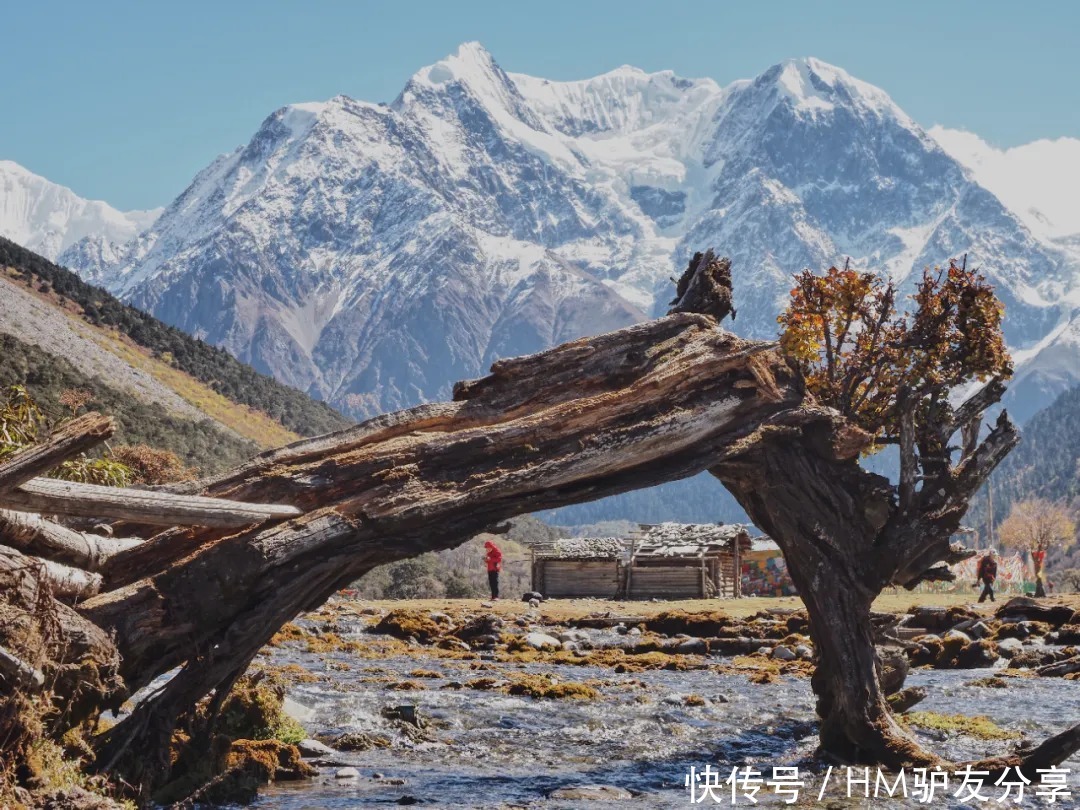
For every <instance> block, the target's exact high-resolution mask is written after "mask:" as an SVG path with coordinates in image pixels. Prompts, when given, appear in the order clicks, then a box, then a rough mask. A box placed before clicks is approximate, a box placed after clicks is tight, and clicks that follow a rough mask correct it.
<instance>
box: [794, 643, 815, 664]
mask: <svg viewBox="0 0 1080 810" xmlns="http://www.w3.org/2000/svg"><path fill="white" fill-rule="evenodd" d="M795 655H797V656H798V657H799V658H802V659H803V660H804V661H809V660H810V659H811V658H813V657H814V651H813V650H812V649H810V647H808V646H806V645H805V644H800V645H799V646H798V647H796V648H795Z"/></svg>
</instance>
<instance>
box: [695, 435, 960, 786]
mask: <svg viewBox="0 0 1080 810" xmlns="http://www.w3.org/2000/svg"><path fill="white" fill-rule="evenodd" d="M815 444H816V445H817V448H818V449H814V446H815ZM821 447H822V444H821V443H820V442H816V443H815V442H814V441H813V437H812V436H808V435H807V434H806V433H804V432H803V431H802V430H801V429H796V430H791V431H787V432H786V433H785V434H783V435H776V436H773V437H770V439H769V440H767V441H764V442H758V443H755V444H754V445H753V448H754V449H753V450H752V451H751V452H749V453H747V454H744V455H742V456H739V457H736V458H733V459H732V460H731V461H729V462H728V463H727V464H722V465H717V466H714V467H713V468H712V469H711V470H710V471H711V472H712V473H713V475H715V476H716V477H717V478H718V479H719V480H720V481H721V482H722V483H723V484H724V486H725V487H726V488H727V489H728V490H729V491H730V492H731V493H732V495H734V496H735V498H736V500H738V501H739V503H740V505H741V506H742V507H743V509H745V510H746V512H747V514H748V515H749V516H750V519H751V520H753V521H754V523H755V524H756V525H757V526H759V527H760V528H761V529H762V530H764V531H765V532H766V533H767V534H768V535H769V536H770V537H771V538H772V539H773V540H775V541H776V543H777V544H778V545H779V546H780V548H781V550H782V551H783V552H784V559H785V560H786V562H787V567H788V571H789V572H790V574H791V577H792V581H793V582H794V583H795V586H796V588H797V589H798V592H799V596H800V597H801V598H802V600H803V602H804V603H805V604H806V609H807V614H808V615H809V617H810V635H811V637H812V638H813V640H814V646H815V650H816V663H817V667H816V670H815V673H814V676H813V679H812V686H813V689H814V693H815V694H816V695H817V699H818V700H817V711H818V715H819V716H820V718H821V730H820V738H821V748H822V750H823V751H824V752H826V753H827V754H829V755H830V756H832V757H834V758H835V759H837V760H839V761H842V762H870V763H875V764H883V765H887V766H890V767H911V766H913V765H927V764H933V763H936V762H938V761H939V760H938V758H937V757H935V756H934V755H932V754H930V753H928V752H926V751H924V750H923V749H922V748H921V747H920V746H919V745H918V744H917V743H915V741H914V740H913V739H912V738H911V737H910V736H908V735H907V733H906V732H904V730H903V729H901V728H900V727H899V726H898V725H897V724H896V721H895V720H894V719H893V716H892V712H891V710H890V709H889V706H888V702H887V700H886V696H885V694H884V692H883V691H882V689H881V686H880V680H879V676H880V672H881V661H880V659H879V657H878V654H877V650H876V647H875V644H874V629H873V626H872V624H871V621H870V608H871V605H872V603H873V601H874V599H875V598H876V597H877V595H878V594H879V593H880V592H881V589H882V587H883V586H884V585H885V584H886V582H885V581H883V580H882V579H880V577H879V575H878V573H877V571H876V570H875V567H874V562H875V560H874V554H873V542H874V539H875V538H876V537H877V535H878V533H879V531H880V529H881V527H882V526H883V525H884V523H885V516H886V515H887V509H888V505H889V503H888V498H887V494H888V492H889V484H888V482H887V481H886V480H885V479H882V478H880V477H879V476H876V475H873V474H871V473H868V472H865V471H864V470H862V469H861V468H860V467H859V466H858V464H857V462H856V461H855V460H854V459H851V458H850V457H849V458H846V459H837V458H836V457H835V456H834V455H833V457H829V455H832V454H826V456H825V457H823V456H822V454H821V452H820V449H821Z"/></svg>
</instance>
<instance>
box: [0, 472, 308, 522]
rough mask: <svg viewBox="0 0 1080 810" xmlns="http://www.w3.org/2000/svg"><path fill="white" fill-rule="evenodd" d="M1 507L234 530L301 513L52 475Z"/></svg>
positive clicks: (1, 498) (3, 499)
mask: <svg viewBox="0 0 1080 810" xmlns="http://www.w3.org/2000/svg"><path fill="white" fill-rule="evenodd" d="M0 506H3V507H8V508H12V509H16V510H22V511H29V512H41V513H43V514H48V515H64V516H67V517H94V518H102V519H106V518H107V519H114V520H130V521H133V522H136V523H145V524H149V525H152V526H176V525H183V526H208V527H216V528H238V527H240V526H250V525H251V524H253V523H262V522H263V521H265V520H274V519H282V518H290V517H297V516H298V515H300V514H302V513H301V511H300V510H299V509H297V508H296V507H295V506H282V505H275V504H262V503H242V502H240V501H228V500H224V499H218V498H202V497H198V496H195V495H170V494H168V493H166V492H156V491H149V490H142V489H121V488H118V487H102V486H96V485H94V484H78V483H75V482H73V481H55V480H53V479H51V478H35V479H33V480H32V481H28V482H26V483H25V484H23V485H22V486H21V487H20V488H19V489H17V490H15V491H14V492H7V493H3V494H0Z"/></svg>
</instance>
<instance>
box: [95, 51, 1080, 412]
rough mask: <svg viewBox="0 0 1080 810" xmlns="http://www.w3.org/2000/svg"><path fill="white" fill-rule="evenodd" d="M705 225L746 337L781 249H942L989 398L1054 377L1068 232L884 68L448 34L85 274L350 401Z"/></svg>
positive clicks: (244, 151) (206, 183) (592, 295)
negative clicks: (456, 42)
mask: <svg viewBox="0 0 1080 810" xmlns="http://www.w3.org/2000/svg"><path fill="white" fill-rule="evenodd" d="M704 246H715V247H717V248H718V249H719V250H721V251H722V252H723V253H725V254H728V255H731V256H732V258H733V260H734V264H735V272H734V276H735V278H734V280H735V290H736V299H737V304H738V310H739V316H738V320H737V321H736V322H735V323H734V328H735V329H736V331H738V332H740V333H743V334H747V335H754V336H760V337H766V336H771V335H773V334H775V328H776V327H775V318H776V314H777V312H778V310H779V307H780V306H781V305H782V302H783V300H784V298H785V296H786V294H787V290H788V287H789V284H790V281H789V279H790V273H791V272H793V271H795V270H798V269H800V268H802V267H805V266H810V267H824V266H827V265H828V264H830V263H834V262H840V261H842V260H843V259H844V258H845V257H851V258H852V261H853V263H854V264H855V265H856V266H865V267H871V268H876V269H879V270H881V271H882V272H887V273H890V274H892V275H893V276H894V277H895V278H897V279H900V280H905V279H911V278H912V277H913V276H912V274H913V273H917V272H918V271H920V270H921V268H922V267H924V266H927V265H934V264H938V263H940V262H942V261H944V260H946V259H948V258H949V257H952V256H958V255H960V254H963V253H967V254H969V256H970V258H971V260H972V261H974V262H975V263H976V264H978V265H979V266H981V267H983V268H984V269H985V270H986V271H987V272H988V273H989V274H990V275H991V276H992V277H993V279H994V281H995V282H996V284H997V285H998V289H999V291H1000V293H1001V295H1002V297H1003V299H1004V300H1005V302H1006V306H1007V308H1008V317H1007V320H1006V329H1007V333H1008V338H1009V341H1010V344H1011V345H1012V346H1013V347H1014V348H1015V349H1016V350H1017V351H1019V352H1021V357H1022V358H1023V359H1024V360H1025V361H1029V363H1028V365H1027V366H1025V368H1023V369H1022V375H1023V374H1027V373H1037V376H1036V378H1033V381H1034V384H1031V385H1023V386H1018V387H1017V390H1018V391H1019V390H1023V391H1027V392H1034V393H1033V395H1032V396H1030V397H1028V400H1029V401H1023V402H1019V401H1017V402H1014V403H1013V405H1014V407H1018V408H1019V409H1020V410H1021V411H1024V412H1025V413H1027V412H1030V411H1032V410H1034V409H1035V408H1036V407H1038V406H1040V405H1042V404H1045V402H1046V401H1048V398H1049V397H1051V396H1052V395H1053V394H1055V393H1057V391H1059V390H1060V388H1061V387H1062V386H1063V385H1065V384H1067V383H1068V382H1070V381H1072V380H1074V379H1077V378H1080V368H1078V367H1077V364H1076V362H1073V361H1071V360H1070V358H1068V357H1065V356H1063V355H1067V354H1068V353H1069V352H1070V351H1071V349H1072V347H1073V346H1074V344H1073V343H1072V342H1071V340H1072V335H1073V332H1074V331H1075V325H1074V324H1073V323H1072V320H1073V314H1074V313H1073V311H1072V307H1073V303H1072V302H1073V296H1074V295H1075V293H1076V290H1077V289H1078V288H1080V281H1078V275H1080V274H1078V271H1077V260H1076V255H1075V254H1074V253H1072V252H1070V250H1069V249H1068V246H1067V245H1063V244H1062V243H1060V242H1058V241H1054V240H1052V239H1050V238H1048V237H1046V236H1045V235H1044V234H1040V233H1033V232H1032V230H1031V228H1029V227H1028V225H1027V223H1026V221H1025V219H1024V218H1023V217H1021V216H1019V215H1017V214H1015V213H1013V212H1012V211H1011V210H1010V209H1009V208H1007V207H1006V206H1005V205H1003V204H1002V202H1001V201H1000V200H999V199H998V198H997V197H995V196H994V194H993V193H991V192H990V191H988V190H987V189H986V188H985V187H984V186H982V185H980V184H979V183H978V182H977V178H976V177H975V176H974V175H973V174H972V172H971V171H970V170H969V169H967V168H965V166H964V165H962V164H961V163H960V162H958V161H957V160H956V159H955V158H954V157H952V156H950V154H949V153H947V152H946V151H945V150H944V149H942V148H941V146H940V145H939V143H938V141H936V140H935V139H934V138H932V137H930V136H929V135H928V134H927V133H926V132H925V131H923V130H922V129H921V128H920V127H919V126H918V124H916V123H915V122H914V121H912V120H911V119H910V118H909V117H908V116H907V115H906V114H905V113H904V112H903V111H902V110H900V109H899V108H898V107H897V106H896V105H895V104H894V103H893V102H892V101H891V100H890V99H889V98H888V96H887V95H886V94H885V93H884V92H883V91H881V90H879V89H877V88H875V87H872V86H870V85H868V84H866V83H864V82H861V81H859V80H857V79H855V78H853V77H851V76H849V75H848V74H846V73H845V72H844V71H842V70H840V69H839V68H836V67H833V66H831V65H827V64H825V63H822V62H820V61H818V60H815V59H798V60H789V61H787V62H784V63H782V64H779V65H776V66H774V67H773V68H770V69H769V70H767V71H766V72H765V73H763V74H762V75H760V76H758V77H757V78H755V79H753V80H751V81H739V82H735V83H733V84H731V85H729V86H727V87H720V86H719V85H717V84H716V83H715V82H713V81H711V80H709V79H684V78H681V77H678V76H675V75H674V74H672V73H670V72H662V73H655V74H647V73H644V72H642V71H640V70H636V69H634V68H630V67H623V68H619V69H617V70H614V71H612V72H610V73H608V74H604V75H603V76H599V77H595V78H593V79H587V80H583V81H576V82H551V81H547V80H544V79H538V78H534V77H529V76H523V75H517V74H513V75H511V74H507V73H506V72H505V71H503V70H502V69H501V68H500V67H499V66H498V64H497V63H496V62H495V61H494V60H493V59H492V57H491V55H490V54H488V53H487V52H486V51H485V50H484V49H483V48H482V47H480V46H479V45H477V44H475V43H473V44H467V45H464V46H462V47H461V48H460V49H459V51H458V52H457V53H456V54H454V55H453V56H451V57H448V58H447V59H445V60H443V61H441V62H438V63H437V64H435V65H432V66H430V67H428V68H424V69H423V70H421V71H419V72H418V73H416V74H415V75H414V76H413V77H412V79H410V81H409V82H408V84H407V85H406V87H405V88H404V90H403V91H402V92H401V94H400V95H399V96H398V98H397V99H395V100H394V102H393V103H391V104H388V105H386V104H371V103H367V102H361V101H356V100H353V99H350V98H347V97H344V96H339V97H336V98H334V99H331V100H330V101H328V102H323V103H314V104H297V105H293V106H290V107H286V108H283V109H281V110H278V111H277V112H276V113H274V114H273V115H271V116H270V117H269V118H268V119H267V120H266V121H265V122H264V124H263V125H262V127H261V128H260V130H259V132H258V133H256V135H255V137H254V138H253V139H252V140H251V142H250V143H249V144H247V145H246V146H244V147H242V148H240V149H237V150H236V151H235V152H233V153H231V154H229V155H225V156H222V157H221V158H219V159H218V160H217V161H215V162H214V163H213V164H212V165H211V166H209V167H208V168H207V169H205V170H204V171H203V172H202V173H201V174H200V175H199V176H198V177H196V178H195V180H194V181H193V183H192V184H191V186H190V187H189V188H188V189H187V190H186V191H185V192H184V193H183V194H182V195H181V196H180V197H179V198H178V199H177V200H176V201H175V202H173V203H172V205H170V206H169V207H168V208H167V209H166V211H165V212H164V214H163V215H162V216H161V217H160V219H158V220H157V221H156V222H155V223H154V225H153V226H152V227H150V228H149V229H148V230H146V231H145V232H143V233H142V234H141V235H140V236H139V237H137V238H136V239H135V240H134V241H133V242H132V243H130V244H129V245H128V246H127V247H126V248H125V256H124V258H122V259H121V261H119V262H118V263H117V264H115V265H114V266H113V267H111V268H110V269H108V270H107V271H106V272H105V275H104V276H103V277H102V278H103V281H104V282H105V283H106V284H107V285H108V287H109V288H110V289H111V290H113V291H115V292H117V293H119V294H121V295H122V296H123V297H125V298H126V299H127V300H129V301H131V302H133V303H134V304H136V305H137V306H139V307H142V308H145V309H147V310H148V311H151V312H153V313H154V314H156V315H157V316H158V317H161V318H162V319H164V320H165V321H167V322H169V323H173V324H175V325H178V326H180V327H181V328H183V329H185V330H186V331H188V332H190V333H192V334H195V335H198V336H200V337H203V338H205V339H206V340H208V341H210V342H212V343H215V344H217V345H221V346H224V347H226V348H228V349H229V350H230V351H231V352H233V353H234V354H236V355H237V356H238V357H240V358H241V359H243V360H245V361H247V362H250V363H252V364H253V365H254V366H255V367H256V368H258V369H260V370H262V371H264V372H267V373H271V374H273V375H274V376H276V377H278V378H279V379H281V380H284V381H286V382H288V383H290V384H292V385H295V386H297V387H300V388H302V389H304V390H307V391H309V392H311V393H313V394H315V395H317V396H319V397H321V398H325V399H327V400H329V401H330V402H333V403H335V404H337V405H339V406H340V407H342V408H345V409H347V410H348V411H350V412H351V413H353V414H354V415H366V414H370V413H373V412H377V411H381V410H386V409H391V408H398V407H403V406H405V405H410V404H413V403H416V402H418V401H421V400H426V399H435V398H440V397H445V396H447V395H448V393H449V386H450V384H451V383H452V382H453V381H454V380H456V379H459V378H462V377H470V376H475V375H477V374H480V373H482V372H483V370H484V369H485V368H486V367H487V365H488V364H489V363H490V362H491V361H492V360H494V359H496V358H498V357H505V356H508V355H512V354H520V353H524V352H531V351H535V350H537V349H540V348H543V347H544V346H547V345H550V344H551V343H554V342H557V341H560V340H566V339H569V338H572V337H576V336H578V335H582V334H585V333H588V332H597V331H601V330H605V329H611V328H615V327H618V326H622V325H625V324H627V323H631V322H633V321H635V320H638V319H641V318H643V317H646V316H649V315H653V314H656V313H658V312H662V311H663V309H664V306H665V304H666V301H667V298H668V297H669V295H670V288H671V285H670V281H669V279H670V277H671V276H672V275H674V274H675V273H677V272H678V270H679V269H680V268H681V266H682V265H683V264H684V263H685V261H686V259H687V257H688V256H689V255H690V254H691V253H692V252H693V251H694V250H696V249H700V248H702V247H704ZM76 264H78V262H76ZM88 271H89V272H91V273H96V272H98V271H97V270H96V269H95V267H94V266H90V267H89V268H88ZM909 287H910V285H909Z"/></svg>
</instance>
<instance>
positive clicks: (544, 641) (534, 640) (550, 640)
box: [525, 630, 562, 650]
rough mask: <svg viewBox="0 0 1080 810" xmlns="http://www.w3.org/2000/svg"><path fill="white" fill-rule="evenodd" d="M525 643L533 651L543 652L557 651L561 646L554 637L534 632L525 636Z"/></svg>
mask: <svg viewBox="0 0 1080 810" xmlns="http://www.w3.org/2000/svg"><path fill="white" fill-rule="evenodd" d="M525 643H526V644H528V645H529V646H530V647H532V648H533V649H534V650H543V649H545V648H548V649H554V650H557V649H559V648H560V647H561V646H562V642H560V641H559V640H558V639H557V638H555V636H549V635H548V634H547V633H540V632H537V631H535V630H534V631H533V632H531V633H528V634H526V636H525Z"/></svg>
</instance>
